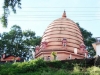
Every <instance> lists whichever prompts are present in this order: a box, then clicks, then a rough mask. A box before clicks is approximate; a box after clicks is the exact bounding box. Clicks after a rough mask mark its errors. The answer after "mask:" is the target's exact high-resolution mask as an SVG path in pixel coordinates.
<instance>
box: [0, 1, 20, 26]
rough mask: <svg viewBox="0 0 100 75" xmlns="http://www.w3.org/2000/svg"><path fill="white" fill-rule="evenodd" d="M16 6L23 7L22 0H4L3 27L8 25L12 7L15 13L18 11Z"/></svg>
mask: <svg viewBox="0 0 100 75" xmlns="http://www.w3.org/2000/svg"><path fill="white" fill-rule="evenodd" d="M16 7H18V8H21V0H4V4H3V9H4V13H3V15H2V17H1V23H2V24H3V27H7V24H8V16H9V14H10V10H9V9H10V8H11V9H12V11H13V12H14V13H16Z"/></svg>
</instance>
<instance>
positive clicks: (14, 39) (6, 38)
mask: <svg viewBox="0 0 100 75" xmlns="http://www.w3.org/2000/svg"><path fill="white" fill-rule="evenodd" d="M40 40H41V37H36V36H35V32H33V31H31V30H26V31H23V32H22V30H21V27H20V26H18V25H13V26H12V27H11V30H10V31H9V32H4V33H3V34H2V35H1V40H0V47H1V48H0V55H1V54H2V53H4V52H5V53H6V54H8V55H15V56H20V57H26V56H27V55H28V51H29V48H30V47H31V46H32V47H34V46H36V45H37V44H38V45H39V44H40Z"/></svg>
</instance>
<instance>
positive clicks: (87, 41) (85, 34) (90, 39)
mask: <svg viewBox="0 0 100 75" xmlns="http://www.w3.org/2000/svg"><path fill="white" fill-rule="evenodd" d="M76 24H77V25H78V27H79V28H80V31H81V33H82V36H83V39H84V43H85V45H86V49H87V50H88V52H89V55H91V56H94V55H95V50H94V49H93V47H92V43H94V42H96V39H95V38H93V37H92V33H91V32H89V31H87V30H85V29H84V28H82V27H80V26H79V23H76Z"/></svg>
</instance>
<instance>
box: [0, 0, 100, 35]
mask: <svg viewBox="0 0 100 75" xmlns="http://www.w3.org/2000/svg"><path fill="white" fill-rule="evenodd" d="M3 1H4V0H0V5H1V6H0V17H1V16H2V14H3V9H2V5H3ZM21 3H22V5H21V7H22V9H18V8H16V9H17V13H16V14H14V13H13V12H12V11H11V12H10V15H9V18H8V27H7V28H3V27H2V24H1V23H0V33H2V32H8V31H9V30H10V28H11V26H13V25H15V24H16V25H19V26H20V27H21V28H22V30H23V31H24V30H28V29H29V30H32V31H34V32H35V33H36V35H37V36H42V35H43V33H44V31H45V29H46V28H47V27H48V25H49V24H50V23H52V22H53V20H56V19H58V18H61V16H62V14H63V11H64V10H65V11H66V14H67V18H69V19H71V20H73V21H74V22H78V23H79V24H80V26H81V27H83V28H84V29H86V30H88V31H89V32H91V33H92V34H93V37H99V36H100V34H99V32H100V28H99V27H100V26H99V25H100V0H22V1H21Z"/></svg>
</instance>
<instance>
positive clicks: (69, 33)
mask: <svg viewBox="0 0 100 75" xmlns="http://www.w3.org/2000/svg"><path fill="white" fill-rule="evenodd" d="M63 38H66V39H67V50H68V51H73V49H74V48H77V49H79V48H80V44H81V43H83V38H82V34H81V31H80V29H79V27H78V26H77V25H76V23H75V22H74V21H72V20H70V19H69V18H67V17H66V13H65V11H64V13H63V15H62V17H61V18H59V19H56V20H54V21H53V22H52V23H51V24H50V25H49V26H48V27H47V29H46V30H45V32H44V34H43V37H42V42H44V41H46V42H48V46H47V47H46V49H62V42H61V41H62V40H63Z"/></svg>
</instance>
